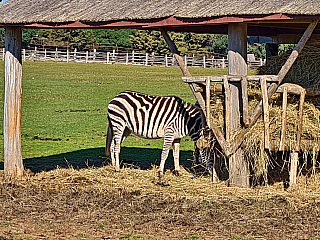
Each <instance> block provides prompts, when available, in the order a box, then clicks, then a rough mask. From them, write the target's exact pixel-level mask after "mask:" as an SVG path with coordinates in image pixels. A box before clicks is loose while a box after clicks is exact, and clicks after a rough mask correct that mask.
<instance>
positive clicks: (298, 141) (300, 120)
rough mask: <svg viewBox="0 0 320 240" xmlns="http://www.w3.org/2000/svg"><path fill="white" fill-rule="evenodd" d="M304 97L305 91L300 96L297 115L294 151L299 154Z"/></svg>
mask: <svg viewBox="0 0 320 240" xmlns="http://www.w3.org/2000/svg"><path fill="white" fill-rule="evenodd" d="M305 97H306V91H305V90H303V91H302V92H301V94H300V103H299V113H298V132H297V144H296V151H297V152H299V151H300V148H301V136H302V122H303V104H304V99H305Z"/></svg>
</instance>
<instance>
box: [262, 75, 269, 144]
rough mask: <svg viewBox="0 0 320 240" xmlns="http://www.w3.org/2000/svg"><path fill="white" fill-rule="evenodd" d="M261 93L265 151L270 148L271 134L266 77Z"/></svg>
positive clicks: (263, 79)
mask: <svg viewBox="0 0 320 240" xmlns="http://www.w3.org/2000/svg"><path fill="white" fill-rule="evenodd" d="M261 93H262V101H263V123H264V149H269V148H270V133H269V124H270V121H269V98H268V89H267V80H266V77H264V76H263V77H262V79H261Z"/></svg>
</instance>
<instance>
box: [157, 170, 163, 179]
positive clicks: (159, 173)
mask: <svg viewBox="0 0 320 240" xmlns="http://www.w3.org/2000/svg"><path fill="white" fill-rule="evenodd" d="M163 175H164V174H163V172H161V171H159V172H158V176H159V179H161V178H163Z"/></svg>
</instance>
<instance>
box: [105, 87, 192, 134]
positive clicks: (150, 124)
mask: <svg viewBox="0 0 320 240" xmlns="http://www.w3.org/2000/svg"><path fill="white" fill-rule="evenodd" d="M185 111H186V109H185V105H184V103H183V101H182V99H180V98H179V97H175V96H165V97H162V96H152V95H147V94H143V93H138V92H133V91H124V92H122V93H120V94H118V95H117V96H116V97H115V98H113V99H112V100H111V102H110V103H109V106H108V115H109V118H110V119H111V121H112V124H113V128H114V129H119V131H121V129H120V128H123V127H124V126H125V127H127V128H128V129H129V130H130V131H131V132H132V133H134V134H135V135H138V136H140V137H144V138H162V137H164V136H165V131H166V130H167V129H168V128H171V129H176V128H177V129H178V128H179V131H176V132H175V133H174V134H175V135H178V136H175V137H176V138H182V137H184V136H186V135H187V134H188V130H187V128H186V127H185V126H183V125H184V123H185V122H186V120H185V119H184V117H185V116H184V115H185Z"/></svg>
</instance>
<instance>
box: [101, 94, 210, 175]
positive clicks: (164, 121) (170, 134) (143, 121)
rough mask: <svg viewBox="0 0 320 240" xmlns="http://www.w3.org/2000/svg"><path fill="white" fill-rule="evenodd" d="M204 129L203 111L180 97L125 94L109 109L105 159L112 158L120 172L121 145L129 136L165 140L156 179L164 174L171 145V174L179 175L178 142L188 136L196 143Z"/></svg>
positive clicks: (118, 96)
mask: <svg viewBox="0 0 320 240" xmlns="http://www.w3.org/2000/svg"><path fill="white" fill-rule="evenodd" d="M205 127H206V122H205V120H204V116H203V112H202V110H201V109H200V108H198V107H196V106H194V105H192V104H189V103H186V102H184V101H183V100H182V99H181V98H179V97H176V96H152V95H147V94H144V93H139V92H135V91H124V92H121V93H120V94H118V95H117V96H116V97H114V98H113V99H112V100H111V101H110V103H109V105H108V131H107V139H106V155H107V156H109V155H110V154H111V162H112V165H113V166H115V171H120V165H119V154H120V144H121V143H122V142H123V141H124V140H125V138H126V137H127V136H128V135H129V134H131V133H133V134H134V135H136V136H139V137H142V138H148V139H157V138H164V143H163V149H162V153H161V161H160V167H159V177H162V176H163V174H164V165H165V161H166V159H167V157H168V154H169V150H170V147H171V145H172V146H173V158H174V172H175V173H176V174H177V175H179V174H180V166H179V154H180V140H181V138H183V137H185V136H187V135H189V136H190V137H191V139H192V140H193V141H194V142H195V143H196V141H197V140H198V139H199V138H200V133H201V131H199V130H201V129H203V128H205ZM113 135H114V136H113ZM113 137H114V138H113ZM195 146H196V144H195Z"/></svg>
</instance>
